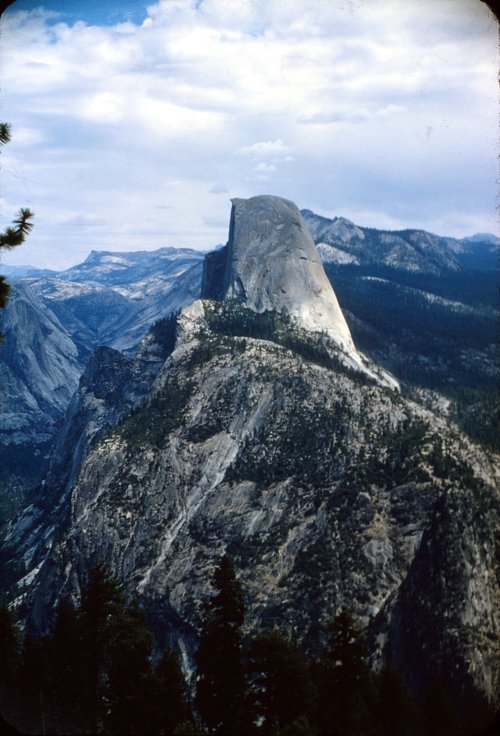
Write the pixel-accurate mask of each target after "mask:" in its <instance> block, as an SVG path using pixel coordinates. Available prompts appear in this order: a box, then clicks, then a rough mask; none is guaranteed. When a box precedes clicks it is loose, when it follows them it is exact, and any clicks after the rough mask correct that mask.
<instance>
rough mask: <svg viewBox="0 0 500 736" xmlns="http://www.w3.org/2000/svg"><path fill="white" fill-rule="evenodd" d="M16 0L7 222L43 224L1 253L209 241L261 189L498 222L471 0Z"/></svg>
mask: <svg viewBox="0 0 500 736" xmlns="http://www.w3.org/2000/svg"><path fill="white" fill-rule="evenodd" d="M22 5H23V0H17V2H16V4H15V5H14V6H12V8H11V9H10V10H8V11H7V12H6V13H4V15H3V16H2V19H1V21H0V23H1V31H2V51H1V58H0V63H1V66H2V91H1V102H2V107H3V110H4V115H5V116H6V117H7V119H8V120H9V121H10V122H11V123H12V126H13V140H12V142H11V143H10V144H9V145H8V146H7V147H5V149H4V152H3V153H2V160H3V169H4V171H3V177H2V192H3V193H4V196H5V198H6V202H5V206H4V210H3V216H4V218H5V220H8V218H9V217H10V216H11V215H12V213H13V212H15V211H16V209H17V208H18V207H19V206H21V205H25V204H29V205H30V206H32V208H33V209H34V210H35V212H36V215H37V217H36V227H35V229H34V231H33V233H32V235H31V236H30V238H29V240H28V241H27V242H26V244H25V245H23V247H22V248H21V249H19V250H18V251H17V252H16V251H14V252H13V253H12V255H9V256H8V258H9V261H12V262H14V261H15V262H18V263H19V262H30V261H31V262H33V263H36V264H39V265H43V263H44V262H45V261H47V262H49V261H50V262H51V263H54V261H57V259H58V258H60V259H61V261H62V260H65V262H68V261H69V262H75V261H77V260H79V259H80V258H82V257H84V256H85V255H86V253H87V252H88V251H89V250H90V249H91V248H103V249H112V248H120V249H123V250H126V249H134V248H138V247H140V248H145V247H147V248H154V247H159V246H161V245H165V244H169V245H178V246H187V245H190V246H194V247H200V248H209V247H210V246H211V245H213V244H214V243H216V242H224V241H225V239H226V235H227V232H226V230H227V225H223V224H221V223H224V222H227V218H228V214H229V207H230V204H229V197H230V196H231V197H233V196H240V197H246V196H252V195H255V194H258V193H261V190H262V186H263V183H264V182H268V181H272V188H273V191H272V192H270V193H275V194H278V195H282V196H285V197H287V198H289V199H293V200H295V201H296V202H297V204H298V205H299V206H301V207H309V208H310V209H313V210H314V209H316V210H318V211H322V212H324V213H329V214H331V215H345V216H348V217H350V218H351V219H353V220H355V221H356V216H358V215H359V217H369V218H370V220H369V221H368V220H366V219H365V220H364V221H360V224H369V225H373V226H377V225H378V226H386V223H393V225H394V227H406V226H416V227H424V228H425V227H429V228H430V229H433V230H434V231H438V230H439V227H440V226H441V225H442V226H443V228H444V227H446V231H444V230H443V231H442V232H443V234H450V235H454V234H456V235H466V234H468V233H469V231H470V230H492V229H494V228H495V226H496V210H495V206H496V177H497V171H496V153H497V114H498V113H497V81H496V75H497V62H498V50H497V28H496V21H495V20H494V18H493V16H492V14H491V13H490V12H489V11H488V10H487V8H486V6H485V5H484V4H483V3H481V2H480V0H405V2H404V3H401V2H400V0H352V2H349V3H346V2H343V1H342V0H307V2H306V0H297V1H296V2H287V3H285V2H282V0H175V1H174V0H161V2H158V3H156V4H153V5H151V6H150V7H149V9H148V18H147V19H146V20H145V21H144V22H142V23H137V24H134V23H132V22H130V21H129V22H126V23H120V24H119V25H116V26H102V27H99V26H97V25H91V24H86V23H85V22H84V21H85V18H83V19H82V21H81V22H78V23H75V24H74V25H70V26H69V25H66V24H64V23H60V22H56V21H57V18H55V17H54V15H53V14H52V15H51V14H50V13H48V12H46V11H42V10H40V9H37V10H35V11H32V12H25V11H23V7H22ZM47 6H48V7H50V2H48V1H47ZM84 8H85V6H84V4H82V9H84ZM82 12H83V10H82ZM429 131H431V133H430V134H429ZM226 192H227V194H228V197H227V199H226V198H225V197H223V196H217V197H214V196H211V197H209V196H207V195H208V194H219V195H220V194H225V193H226ZM165 200H168V207H169V209H168V211H166V212H165V211H163V210H162V209H160V208H162V207H165V206H166V204H165ZM85 218H87V219H85ZM209 223H210V224H209ZM217 223H219V224H218V225H217ZM474 223H477V225H474ZM217 227H219V228H220V229H219V230H218V231H217ZM464 228H465V229H464Z"/></svg>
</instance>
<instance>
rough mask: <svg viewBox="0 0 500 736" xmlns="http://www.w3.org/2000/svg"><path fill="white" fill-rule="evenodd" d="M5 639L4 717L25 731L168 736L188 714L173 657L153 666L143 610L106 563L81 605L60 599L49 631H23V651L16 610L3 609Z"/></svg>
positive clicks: (0, 628) (0, 699)
mask: <svg viewBox="0 0 500 736" xmlns="http://www.w3.org/2000/svg"><path fill="white" fill-rule="evenodd" d="M0 637H1V639H0V645H3V650H2V655H3V656H2V668H1V669H0V673H1V675H2V677H1V678H0V705H1V707H2V715H4V716H5V717H9V720H10V721H11V722H12V723H14V724H16V725H17V726H18V727H19V728H20V729H21V732H23V733H37V734H38V733H40V734H49V733H50V734H52V733H54V734H69V733H71V734H79V733H81V734H86V733H88V734H90V733H92V734H98V733H107V734H137V735H142V734H163V735H164V736H168V735H169V734H174V733H175V731H176V728H177V726H179V725H180V724H183V723H184V724H187V723H188V722H189V720H190V711H189V709H188V707H187V705H186V702H185V693H184V682H183V679H182V675H181V673H180V670H179V666H178V664H177V661H176V659H175V657H174V655H173V654H172V652H167V653H166V654H165V656H164V657H163V659H162V660H160V662H159V663H158V665H156V666H154V665H153V663H152V646H153V637H152V634H151V632H150V630H149V629H148V627H147V626H146V623H145V619H144V616H143V614H142V612H141V610H140V609H139V608H138V606H137V605H136V604H134V603H128V604H127V603H126V602H125V600H124V598H123V596H122V594H121V592H120V589H119V586H118V584H117V582H116V580H114V579H113V578H112V577H110V576H109V575H108V574H107V572H106V570H105V568H104V566H103V565H102V564H98V565H96V566H95V567H94V568H92V570H91V571H90V575H89V580H88V583H87V585H86V586H85V588H84V590H83V595H82V604H81V606H80V607H79V608H75V607H74V606H73V605H72V603H71V602H70V601H68V600H63V601H61V603H60V605H59V609H58V614H57V619H56V622H55V626H54V630H53V632H52V634H51V635H50V636H44V637H41V638H39V639H34V638H33V637H31V636H29V635H27V636H25V638H24V643H23V646H22V651H21V652H20V653H19V647H18V641H17V633H16V628H15V624H14V622H13V619H12V616H11V615H10V613H9V612H8V611H6V610H5V609H0ZM190 733H194V729H192V730H191V731H190Z"/></svg>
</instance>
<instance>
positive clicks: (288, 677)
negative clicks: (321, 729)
mask: <svg viewBox="0 0 500 736" xmlns="http://www.w3.org/2000/svg"><path fill="white" fill-rule="evenodd" d="M248 675H249V679H250V683H251V685H250V687H251V693H252V700H253V702H254V717H255V719H256V721H257V722H259V723H260V724H261V725H260V732H261V733H262V734H265V735H266V736H267V734H269V736H271V734H276V733H278V732H279V733H280V734H281V733H282V732H283V733H285V732H291V731H292V730H293V729H299V725H300V728H302V729H307V728H309V731H311V726H310V724H311V722H312V719H313V710H314V704H315V692H314V686H313V683H312V679H311V675H310V672H309V667H308V663H307V661H306V659H305V657H304V655H303V654H302V652H301V651H300V649H299V648H298V647H297V646H296V645H294V644H293V643H291V642H289V641H288V640H287V639H285V638H284V637H283V636H281V635H280V634H279V633H277V632H273V633H269V634H260V635H258V636H256V637H255V638H254V639H253V640H252V642H251V643H250V646H249V651H248ZM293 724H295V725H293Z"/></svg>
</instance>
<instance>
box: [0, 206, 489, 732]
mask: <svg viewBox="0 0 500 736" xmlns="http://www.w3.org/2000/svg"><path fill="white" fill-rule="evenodd" d="M314 247H315V246H314V245H313V244H312V241H311V239H310V237H308V236H307V234H306V233H305V231H304V227H303V222H302V218H301V216H300V214H299V213H298V210H297V208H296V207H295V206H294V205H293V204H292V203H290V202H288V201H286V200H282V199H278V198H276V197H268V196H265V197H255V198H252V199H250V200H235V201H234V202H233V210H232V215H231V226H230V234H229V241H228V244H227V245H226V246H225V248H224V249H222V250H219V251H216V252H215V253H214V254H210V255H208V256H207V258H206V262H205V269H204V276H203V287H202V298H201V299H198V300H196V301H194V302H193V303H192V304H191V305H189V306H187V307H185V308H184V309H183V310H182V311H181V312H180V314H179V315H178V316H177V317H172V318H170V319H168V320H163V321H160V322H158V323H157V324H156V325H155V326H154V328H153V329H152V330H151V331H150V332H149V333H148V335H147V336H146V337H145V338H144V339H143V341H142V343H141V345H140V347H139V349H138V351H137V352H136V353H134V354H132V355H128V356H123V355H122V354H121V353H119V352H118V351H116V350H111V349H102V348H101V349H99V350H98V351H97V352H96V353H95V354H94V356H93V358H92V360H91V361H90V363H89V365H88V367H87V370H86V372H85V373H84V375H83V377H82V379H81V381H80V385H79V388H78V390H77V392H76V394H75V396H74V397H73V399H72V401H71V405H70V410H69V412H68V414H67V416H66V421H65V422H64V426H63V428H62V430H61V435H60V437H59V440H58V442H57V444H56V447H55V450H54V453H53V458H52V466H51V469H50V471H49V473H48V475H47V477H46V480H45V483H44V485H43V489H42V491H40V493H39V494H38V496H37V497H36V498H35V499H34V500H33V502H32V503H31V504H30V505H29V506H28V507H27V508H26V509H25V510H24V512H23V513H20V514H19V515H18V516H17V517H16V518H15V519H14V520H13V521H12V522H11V524H10V526H9V529H8V533H7V537H6V540H5V544H4V547H3V551H2V555H3V557H2V560H3V569H2V575H3V579H4V581H5V582H4V585H5V589H6V594H7V596H8V597H9V600H10V603H11V606H12V607H13V608H15V609H16V610H17V611H18V612H19V614H20V615H21V616H22V617H23V618H24V619H25V620H26V621H27V622H28V625H30V626H32V627H33V628H35V629H37V630H38V631H44V630H47V628H49V627H50V625H51V623H52V621H53V619H54V611H55V607H56V605H57V603H58V601H59V600H60V599H61V597H64V596H70V597H72V598H73V599H74V600H78V599H79V596H80V592H81V589H82V586H83V585H84V583H85V581H86V579H87V576H88V569H89V566H90V565H91V564H92V563H94V562H96V561H97V560H103V561H105V563H106V565H107V567H108V569H109V570H110V572H111V573H112V574H113V575H115V576H117V577H118V578H119V579H120V581H121V582H122V583H123V586H124V589H125V592H126V593H127V594H128V595H130V596H131V597H137V598H138V599H139V600H140V602H141V605H142V606H143V607H144V609H145V610H146V611H147V614H148V617H149V620H150V622H151V623H152V626H153V627H154V630H155V632H156V635H157V639H158V642H159V643H160V644H165V643H166V642H168V643H170V644H171V645H173V646H174V647H175V648H176V649H177V651H178V652H179V653H180V655H181V658H182V662H183V667H184V670H185V672H190V671H191V670H192V667H193V661H194V660H193V654H194V652H195V650H196V647H197V642H198V637H199V632H200V626H201V621H202V616H203V611H204V605H205V602H206V601H207V600H208V598H209V596H210V593H211V588H210V579H211V576H212V573H213V571H214V569H215V568H216V566H217V565H218V563H219V561H220V559H221V557H222V556H223V555H224V553H228V554H229V555H230V556H231V558H232V560H233V562H234V566H235V568H236V571H237V574H238V577H239V579H240V581H241V583H242V586H243V589H244V591H245V594H246V602H247V611H248V615H247V619H246V627H247V631H248V632H252V631H255V630H273V629H274V628H278V629H280V630H282V631H284V632H285V633H286V634H289V635H290V636H292V637H294V638H295V639H297V640H299V641H300V643H301V644H302V646H303V647H304V649H305V650H306V651H308V652H309V653H311V654H314V653H315V652H317V651H318V650H319V648H320V647H321V646H322V645H323V644H324V642H325V639H326V637H327V631H328V624H329V622H330V621H331V620H332V618H333V616H334V615H335V614H336V613H337V612H338V611H339V610H341V609H345V608H348V609H351V610H352V611H353V612H354V613H355V615H356V616H357V617H358V619H359V621H360V622H361V623H362V625H363V627H364V629H365V632H366V634H367V637H368V641H369V647H370V657H371V661H372V663H373V666H374V667H379V666H381V664H382V663H383V662H386V663H391V664H392V665H393V666H395V667H396V668H397V670H398V671H399V672H400V673H401V675H402V676H403V677H404V679H405V682H406V683H407V685H408V686H409V687H410V688H411V690H412V692H413V693H414V694H415V696H416V697H417V698H421V699H422V698H425V697H426V692H427V690H428V686H429V683H430V682H434V681H436V682H439V683H440V687H441V688H442V689H443V691H444V693H445V694H446V697H447V698H448V699H449V701H450V702H452V703H453V704H454V707H455V709H456V712H457V714H458V715H459V716H460V718H462V722H463V723H464V724H467V719H468V717H469V716H470V713H469V711H468V709H470V705H471V703H476V702H479V703H480V704H481V707H484V708H485V709H486V710H487V711H488V712H492V711H494V709H495V707H496V706H497V705H498V702H499V680H500V667H499V663H498V658H497V645H498V640H499V635H500V604H499V600H500V597H499V594H498V593H499V588H498V578H497V572H498V570H497V566H496V562H495V560H496V559H498V557H497V554H498V550H497V540H498V538H499V530H500V522H499V505H500V504H499V493H498V487H499V483H498V482H499V480H500V479H499V477H498V476H499V473H498V463H497V460H498V458H497V456H496V455H495V454H494V453H493V452H492V451H490V450H486V449H484V448H481V447H480V446H479V445H477V444H475V443H474V442H473V441H471V440H470V439H468V438H467V437H466V436H465V435H464V434H463V433H462V432H461V431H460V430H459V428H458V427H457V426H456V425H454V424H452V423H451V422H450V421H448V420H447V418H446V417H445V416H443V412H442V411H441V409H440V406H442V405H440V404H439V403H435V404H434V405H431V404H428V405H427V407H424V406H423V405H422V404H420V403H417V402H416V401H415V400H411V399H410V397H409V395H408V394H407V393H405V391H404V390H398V387H397V385H396V384H395V383H393V382H392V383H391V381H390V380H389V379H388V377H387V374H384V373H383V372H382V371H379V370H378V369H377V367H376V366H375V365H373V364H368V363H367V362H363V360H364V359H362V358H361V357H360V358H359V361H361V363H359V362H357V361H354V360H351V361H346V355H351V356H352V355H353V354H356V355H359V354H358V353H357V351H356V349H355V347H354V345H353V344H352V339H351V336H350V333H349V330H348V329H347V327H346V323H345V321H344V318H343V316H342V313H341V312H340V309H339V307H338V304H337V301H336V298H335V295H334V292H333V289H332V287H331V286H330V285H329V283H328V282H326V281H325V277H324V272H323V270H322V267H321V263H320V261H319V258H318V256H317V255H316V253H315V251H314ZM360 365H362V367H363V368H362V369H360ZM433 406H434V408H433ZM466 732H467V731H466V727H465V730H464V733H466Z"/></svg>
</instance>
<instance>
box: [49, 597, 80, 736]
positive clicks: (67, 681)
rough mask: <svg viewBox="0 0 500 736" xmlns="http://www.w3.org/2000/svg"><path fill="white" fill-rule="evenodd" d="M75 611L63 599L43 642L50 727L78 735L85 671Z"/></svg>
mask: <svg viewBox="0 0 500 736" xmlns="http://www.w3.org/2000/svg"><path fill="white" fill-rule="evenodd" d="M82 651H83V647H82V631H81V621H80V617H79V611H78V610H77V609H76V608H75V606H74V605H73V603H72V602H71V601H70V600H69V599H66V598H63V599H62V600H61V601H60V603H59V606H58V611H57V618H56V622H55V626H54V631H53V633H52V636H51V637H50V638H49V639H48V641H47V654H48V666H49V678H50V690H51V724H52V728H53V730H54V732H55V733H78V732H80V731H81V730H82V728H83V724H84V713H83V702H82V696H81V689H82V682H83V681H84V675H85V670H84V668H83V666H82V665H83V661H84V660H82Z"/></svg>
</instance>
